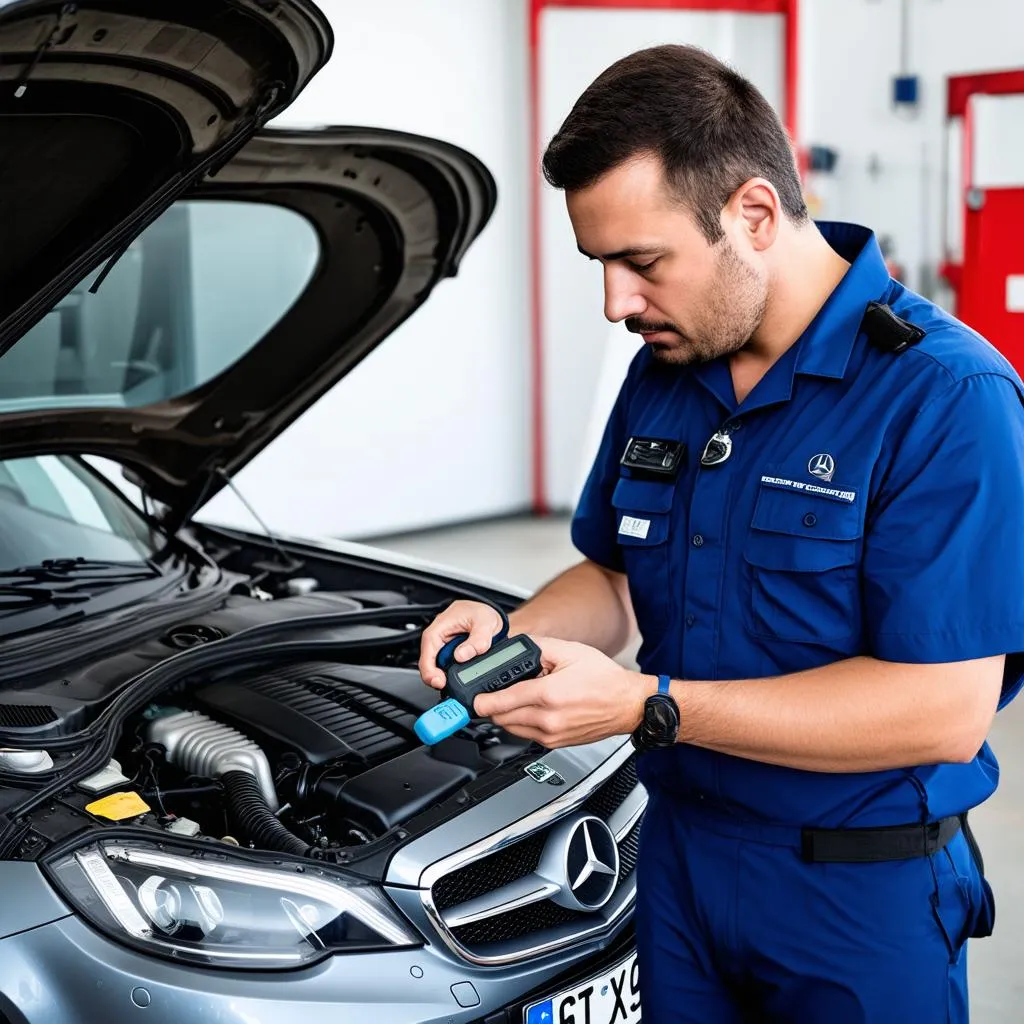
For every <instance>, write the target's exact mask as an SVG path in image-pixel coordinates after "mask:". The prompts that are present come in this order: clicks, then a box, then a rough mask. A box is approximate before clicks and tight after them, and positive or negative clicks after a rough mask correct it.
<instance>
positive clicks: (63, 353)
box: [0, 200, 320, 412]
mask: <svg viewBox="0 0 1024 1024" xmlns="http://www.w3.org/2000/svg"><path fill="white" fill-rule="evenodd" d="M319 259H320V242H319V237H318V235H317V232H316V229H315V228H314V227H313V225H312V224H311V223H310V222H309V221H308V220H306V218H305V217H303V216H301V215H300V214H298V213H295V212H294V211H293V210H289V209H286V208H284V207H281V206H270V205H266V204H262V203H251V202H222V201H204V200H188V201H183V202H179V203H177V204H175V205H174V206H172V207H171V208H170V209H169V210H167V211H166V213H164V214H163V215H162V216H161V217H160V218H159V219H158V220H156V221H155V222H154V223H153V224H152V225H151V226H150V227H149V228H148V229H147V230H146V231H145V232H143V233H142V234H141V235H140V236H139V237H138V238H137V239H135V241H134V242H133V243H132V244H131V245H130V246H129V247H128V249H127V250H126V251H125V252H124V253H122V254H121V256H120V258H118V259H117V261H116V262H115V263H114V264H113V266H112V269H110V271H109V273H108V274H107V276H106V277H105V278H103V279H102V280H100V278H101V276H102V274H103V268H100V269H98V270H96V271H95V272H94V273H92V274H90V275H89V276H88V277H87V278H86V279H85V280H84V281H82V282H81V283H80V284H79V285H78V286H76V287H75V288H74V289H73V290H72V291H71V292H70V293H69V294H68V295H67V296H65V298H64V299H62V300H61V301H60V302H59V303H57V305H56V306H54V307H53V309H51V310H50V312H49V313H48V314H47V315H46V316H45V317H44V318H43V319H42V320H41V321H40V322H39V323H38V324H36V325H35V327H33V328H32V329H31V330H30V331H29V332H28V333H27V334H25V335H24V336H23V337H22V338H21V339H20V340H19V341H18V342H17V344H15V345H14V346H13V347H12V348H11V349H10V350H9V351H8V352H6V353H5V354H4V355H3V356H2V357H0V412H8V411H17V410H19V409H39V408H67V407H83V406H120V407H133V406H140V405H148V404H149V403H151V402H158V401H162V400H165V399H168V398H173V397H176V396H178V395H182V394H185V393H187V392H189V391H192V390H193V389H195V388H196V387H199V386H200V385H202V384H205V383H206V382H207V381H210V380H212V379H213V378H214V377H216V376H217V375H218V374H219V373H221V372H222V371H223V370H225V369H227V368H228V367H229V366H231V365H232V364H233V363H235V362H237V361H238V359H240V358H241V357H242V356H243V355H245V354H246V353H247V352H248V351H250V350H251V349H252V348H253V346H254V345H256V343H257V342H258V341H259V340H260V339H261V338H262V337H263V336H264V335H265V334H266V333H267V332H268V331H269V330H270V329H271V328H272V327H273V326H274V324H276V323H277V322H278V321H279V320H280V319H281V318H282V317H283V316H284V314H285V313H286V312H287V311H288V310H289V309H290V308H291V307H292V306H293V305H294V303H295V301H296V300H297V299H298V298H299V296H300V295H301V294H302V292H303V291H304V290H305V289H306V286H307V285H308V284H309V281H310V279H311V278H312V276H313V274H314V272H315V270H316V267H317V265H318V263H319ZM97 280H100V284H99V288H98V290H97V291H96V292H95V293H92V292H90V288H92V287H93V285H94V284H95V283H96V282H97Z"/></svg>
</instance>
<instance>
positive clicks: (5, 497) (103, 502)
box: [0, 455, 161, 574]
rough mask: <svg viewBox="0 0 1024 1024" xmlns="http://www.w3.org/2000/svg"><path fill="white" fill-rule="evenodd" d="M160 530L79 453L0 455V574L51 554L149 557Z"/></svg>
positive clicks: (135, 560) (50, 558)
mask: <svg viewBox="0 0 1024 1024" xmlns="http://www.w3.org/2000/svg"><path fill="white" fill-rule="evenodd" d="M159 544H161V538H160V537H159V535H157V534H155V533H154V531H153V530H152V529H151V528H150V526H149V525H148V524H147V523H146V521H145V519H143V517H142V516H141V515H139V513H138V512H137V511H136V510H135V509H134V508H133V507H132V506H131V505H130V504H129V503H128V501H127V500H126V499H124V498H123V497H122V496H120V495H119V494H118V493H117V492H116V490H115V489H114V488H113V487H111V486H110V485H108V484H107V483H106V482H105V481H104V480H103V479H102V478H101V477H100V476H99V475H98V474H97V473H95V472H93V471H92V470H91V469H89V468H88V467H87V466H86V465H84V464H83V463H81V462H79V461H78V460H77V459H75V458H72V457H70V456H63V455H40V456H33V457H31V458H24V459H3V460H0V574H2V573H5V572H9V571H10V570H13V569H17V568H22V567H25V566H34V565H41V564H42V563H44V562H48V561H53V560H64V559H76V558H84V559H90V560H96V561H114V562H124V563H129V564H132V563H138V564H143V563H145V561H146V559H148V558H149V557H151V556H152V555H153V554H155V552H156V548H157V546H158V545H159Z"/></svg>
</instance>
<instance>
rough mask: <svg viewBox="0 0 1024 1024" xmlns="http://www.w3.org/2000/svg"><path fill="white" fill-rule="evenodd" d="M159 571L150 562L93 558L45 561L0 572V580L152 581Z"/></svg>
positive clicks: (28, 581) (38, 581)
mask: <svg viewBox="0 0 1024 1024" xmlns="http://www.w3.org/2000/svg"><path fill="white" fill-rule="evenodd" d="M159 575H160V570H159V569H158V568H157V567H156V565H154V564H153V563H152V562H151V561H149V560H146V561H139V562H114V561H107V560H103V559H95V558H47V559H44V560H43V561H42V562H40V563H39V564H38V565H23V566H19V567H18V568H16V569H0V580H2V581H4V582H8V583H10V584H12V585H15V586H16V585H18V584H20V583H21V581H23V580H24V581H25V582H26V583H67V582H70V581H77V582H88V583H130V582H131V581H132V580H145V579H154V578H155V577H157V576H159Z"/></svg>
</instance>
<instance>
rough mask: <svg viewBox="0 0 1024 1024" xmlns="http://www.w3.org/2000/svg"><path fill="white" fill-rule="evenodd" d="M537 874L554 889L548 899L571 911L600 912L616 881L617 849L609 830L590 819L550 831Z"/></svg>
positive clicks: (613, 891) (576, 818)
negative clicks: (554, 887)
mask: <svg viewBox="0 0 1024 1024" xmlns="http://www.w3.org/2000/svg"><path fill="white" fill-rule="evenodd" d="M538 874H540V875H542V876H543V877H544V878H546V879H548V880H549V881H551V882H553V883H554V884H556V885H558V892H557V893H555V894H554V895H553V896H552V897H551V899H552V900H553V901H554V902H555V903H557V904H559V905H560V906H563V907H568V908H569V909H571V910H583V911H594V910H600V909H601V907H603V906H604V905H605V904H606V903H607V902H608V901H609V900H610V899H611V898H612V895H613V894H614V893H615V888H616V885H617V884H618V880H619V847H618V844H617V843H616V842H615V837H614V836H613V835H612V832H611V829H609V828H608V826H607V825H606V824H605V823H604V822H603V821H602V820H601V819H600V818H597V817H594V816H593V815H590V814H588V815H582V816H579V817H575V818H570V819H569V820H568V821H565V822H562V823H561V824H560V825H559V826H558V827H557V828H555V829H553V830H552V832H551V835H550V837H549V838H548V841H547V843H545V845H544V852H543V854H542V855H541V862H540V866H539V869H538Z"/></svg>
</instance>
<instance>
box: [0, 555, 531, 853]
mask: <svg viewBox="0 0 1024 1024" xmlns="http://www.w3.org/2000/svg"><path fill="white" fill-rule="evenodd" d="M240 550H241V549H236V551H235V554H236V555H237V554H238V553H239V551H240ZM256 553H257V554H258V552H256ZM253 554H254V553H253V552H251V551H250V552H248V555H249V556H250V557H249V561H252V555H253ZM242 555H243V558H244V557H245V552H244V551H242ZM247 568H249V572H246V573H245V574H244V575H241V574H240V576H239V578H240V579H242V580H244V585H241V586H236V587H233V588H232V592H231V593H229V594H228V595H227V596H226V597H225V600H224V601H223V603H222V604H221V606H220V607H219V608H217V609H216V610H215V611H213V612H211V613H210V614H208V615H206V616H203V617H201V618H200V619H198V620H196V621H190V622H184V623H181V624H179V625H176V626H174V627H172V628H171V629H169V630H162V631H161V632H160V633H159V634H158V635H151V636H148V637H146V638H145V639H143V640H141V641H138V642H135V643H133V644H131V645H130V646H129V647H124V648H121V647H117V646H116V645H115V646H114V647H113V648H112V649H111V650H110V651H108V653H106V654H105V656H103V657H100V658H89V659H87V660H85V661H83V662H81V663H75V664H69V665H65V666H62V672H61V673H60V675H59V678H55V677H53V676H52V675H51V676H48V675H47V674H45V673H43V674H42V675H40V677H39V678H38V679H35V678H34V679H31V680H26V685H23V686H21V687H18V688H15V689H10V688H8V689H7V690H5V692H4V695H3V698H2V700H3V703H2V704H0V729H2V731H3V735H4V737H5V739H4V742H3V744H0V745H2V746H3V748H4V749H0V810H6V809H7V808H8V807H12V806H15V803H14V801H16V799H17V798H18V797H21V798H22V799H23V798H24V797H25V795H26V791H28V792H31V790H32V788H33V787H34V786H36V787H43V789H44V790H45V792H40V793H39V795H38V796H39V798H38V799H33V800H30V801H29V803H30V804H31V805H32V806H31V810H30V813H28V814H26V815H24V816H22V817H21V819H20V820H21V822H22V827H21V829H20V830H19V832H18V835H17V846H16V848H13V849H10V853H11V854H13V855H14V856H16V857H20V858H26V859H34V858H36V857H38V856H41V855H42V854H44V853H45V852H46V851H47V850H48V849H49V848H51V847H52V846H53V845H54V844H57V843H61V842H63V841H65V840H69V839H72V838H73V837H74V836H76V835H77V834H79V833H81V832H82V831H83V830H92V831H95V829H96V828H97V826H105V827H108V828H122V829H123V828H126V827H127V828H133V829H140V828H141V829H145V830H147V831H148V830H156V831H158V832H161V833H163V834H165V835H167V836H168V837H170V836H174V837H176V838H180V839H186V840H195V841H198V842H203V841H210V842H214V843H224V844H228V845H230V846H235V847H242V848H245V849H250V850H254V851H263V852H276V853H287V854H291V855H296V856H306V857H312V858H314V859H332V860H335V861H338V862H343V863H347V862H350V861H351V860H352V859H353V856H354V852H355V851H358V850H359V849H360V848H367V847H370V846H371V845H372V844H374V843H377V842H378V841H379V840H381V839H382V838H384V837H389V836H391V837H394V836H396V835H398V836H399V837H400V838H401V837H402V836H403V835H404V834H405V833H404V832H403V827H405V826H408V824H409V823H410V822H411V821H413V820H414V819H416V818H417V817H418V816H420V815H424V814H426V812H429V811H435V812H436V811H437V809H438V808H439V807H440V806H441V805H443V804H445V802H446V801H451V800H453V798H454V799H455V800H457V801H461V802H463V803H464V802H465V801H466V799H467V797H466V796H465V793H466V792H467V787H471V786H472V785H473V784H474V783H476V782H477V780H480V779H481V778H482V777H483V776H485V775H488V774H489V773H491V772H493V771H494V770H495V769H496V768H499V767H500V766H502V765H505V764H506V763H508V762H510V761H513V760H517V759H519V758H520V757H521V756H522V755H523V754H524V753H525V752H526V751H527V750H528V749H529V748H531V744H529V743H528V742H526V741H524V740H520V739H518V738H516V737H514V736H511V735H510V734H508V733H505V732H504V731H503V730H501V729H500V728H499V727H497V726H495V725H494V724H493V723H490V722H487V721H482V720H474V721H473V722H471V724H470V725H469V726H468V727H467V728H465V729H463V730H461V731H460V732H459V733H458V734H457V735H455V736H452V737H450V738H448V739H446V740H443V741H442V742H440V743H437V744H435V745H433V746H425V745H423V744H422V743H421V742H420V740H419V739H418V738H417V736H416V734H415V732H414V731H413V725H414V723H415V721H416V719H417V717H418V716H419V715H420V714H422V713H423V712H424V711H426V710H427V709H429V708H430V707H432V706H434V705H435V704H436V703H437V701H438V695H437V693H436V692H435V691H433V690H431V689H430V688H429V687H427V686H426V685H425V684H424V683H423V681H422V680H421V678H420V675H419V671H418V670H417V668H416V667H415V666H416V658H417V655H418V638H419V633H420V631H421V629H422V627H423V626H424V625H426V621H427V620H426V619H425V617H424V608H425V604H424V603H423V599H424V598H425V597H426V598H429V599H431V600H432V601H434V602H435V603H436V600H437V597H438V596H439V595H438V592H437V589H436V587H432V586H427V587H426V588H425V589H424V588H423V587H417V586H416V585H412V586H408V585H407V586H403V587H401V588H399V587H396V588H395V589H389V588H387V587H386V586H385V587H380V586H377V587H360V586H357V587H356V588H349V589H346V590H333V589H321V588H323V587H324V586H330V584H331V582H332V580H331V578H330V577H331V575H332V574H331V572H330V571H327V572H322V573H319V574H317V575H318V576H319V577H320V578H317V577H313V578H310V577H301V583H300V584H298V585H296V583H295V577H294V576H292V577H291V578H290V579H274V578H273V575H272V574H271V575H270V578H268V574H266V573H264V574H263V576H262V578H258V577H257V576H255V575H254V574H253V573H252V570H251V566H247ZM291 568H293V569H294V567H291ZM303 568H304V570H305V571H308V570H309V568H310V567H309V565H308V564H307V565H305V566H304V567H303ZM323 568H324V567H321V569H323ZM332 568H333V567H332ZM282 575H283V574H282ZM345 575H346V576H349V577H350V576H351V574H350V573H346V574H345ZM358 576H359V574H357V579H356V582H357V583H358V582H359V578H358ZM346 582H347V580H346ZM382 582H384V583H387V582H389V581H388V580H384V581H382ZM406 613H407V614H406ZM348 620H351V621H348ZM292 624H294V628H292ZM250 636H251V640H249V637H250ZM227 645H231V647H230V651H228V650H225V648H226V646H227ZM291 649H294V656H293V657H289V656H288V654H289V653H290V651H291ZM320 651H323V652H324V653H323V654H320V653H319V652H320ZM313 652H316V653H315V654H314V653H313ZM214 653H217V654H219V655H220V657H219V658H218V659H217V660H216V662H214V661H211V660H210V659H209V658H207V661H206V662H205V663H204V662H203V661H202V660H201V658H202V657H205V656H207V655H213V654H214ZM228 655H231V656H228ZM271 655H273V656H272V657H271ZM172 669H177V671H176V672H172V671H171V670H172ZM155 672H160V673H163V677H166V678H167V679H169V680H171V681H170V682H169V683H168V684H167V685H165V686H160V687H152V686H151V687H150V690H149V692H147V693H145V695H144V696H145V699H142V696H143V684H142V682H141V681H142V680H146V679H148V678H150V677H152V676H154V673H155ZM132 705H134V706H132ZM120 706H125V707H126V713H125V714H123V715H120V716H117V715H114V713H115V711H116V710H117V708H118V707H120ZM129 708H130V710H129ZM112 715H114V718H111V716H112ZM106 719H111V726H110V727H109V728H107V729H106V730H105V731H102V732H100V733H99V734H98V735H99V736H100V737H101V739H99V740H98V739H97V730H99V728H100V727H101V726H102V725H103V724H104V722H105V720H106ZM115 721H116V725H115V724H113V723H114V722H115ZM15 738H16V739H17V746H7V744H8V743H13V742H14V740H15ZM101 742H102V743H103V744H105V745H104V746H103V752H104V755H105V756H103V757H102V758H99V757H98V753H99V746H100V743H101ZM90 750H91V753H90V759H91V761H92V762H93V763H94V770H92V771H90V772H89V773H88V774H87V775H81V774H78V773H74V772H73V770H72V769H73V765H74V763H75V762H78V763H82V761H83V760H85V758H84V757H83V754H85V753H89V752H90ZM96 766H98V767H96ZM62 775H63V776H65V777H66V778H67V779H68V783H69V784H68V785H66V786H65V787H63V788H61V787H59V786H58V785H56V784H55V782H54V780H55V779H59V778H60V776H62ZM43 797H46V799H43ZM8 846H10V842H9V840H8Z"/></svg>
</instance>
